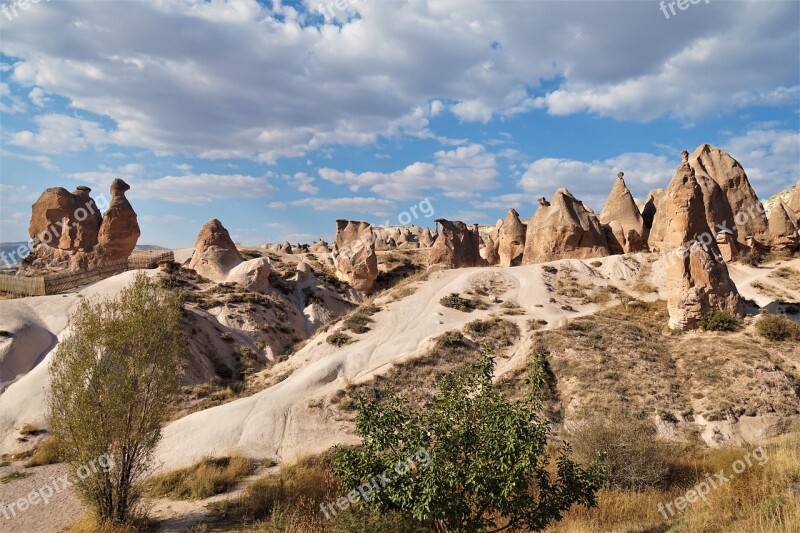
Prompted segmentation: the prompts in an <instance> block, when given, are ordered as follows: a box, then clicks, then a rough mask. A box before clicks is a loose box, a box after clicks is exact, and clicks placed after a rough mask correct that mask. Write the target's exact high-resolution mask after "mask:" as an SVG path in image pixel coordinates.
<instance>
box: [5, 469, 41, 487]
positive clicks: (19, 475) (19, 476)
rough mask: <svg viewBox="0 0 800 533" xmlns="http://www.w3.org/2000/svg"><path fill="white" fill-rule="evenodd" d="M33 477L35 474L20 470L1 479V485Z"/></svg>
mask: <svg viewBox="0 0 800 533" xmlns="http://www.w3.org/2000/svg"><path fill="white" fill-rule="evenodd" d="M32 475H33V474H32V473H30V472H21V471H19V470H15V471H14V472H11V473H10V474H6V475H5V476H3V477H0V485H5V484H6V483H11V482H12V481H17V480H18V479H25V478H26V477H30V476H32Z"/></svg>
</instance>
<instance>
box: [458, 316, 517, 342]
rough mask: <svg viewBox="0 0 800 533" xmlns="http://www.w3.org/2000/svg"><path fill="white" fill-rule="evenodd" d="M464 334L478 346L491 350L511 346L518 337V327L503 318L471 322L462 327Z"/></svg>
mask: <svg viewBox="0 0 800 533" xmlns="http://www.w3.org/2000/svg"><path fill="white" fill-rule="evenodd" d="M464 332H465V333H466V334H467V335H469V336H470V337H472V339H473V340H474V341H475V342H477V343H478V344H480V345H482V346H483V345H488V346H489V347H491V348H503V347H506V346H511V345H512V344H513V342H514V339H516V338H517V337H519V327H518V326H517V325H516V324H514V323H513V322H509V321H508V320H505V319H503V318H497V317H493V318H489V319H486V320H473V321H472V322H470V323H469V324H467V325H466V326H465V327H464Z"/></svg>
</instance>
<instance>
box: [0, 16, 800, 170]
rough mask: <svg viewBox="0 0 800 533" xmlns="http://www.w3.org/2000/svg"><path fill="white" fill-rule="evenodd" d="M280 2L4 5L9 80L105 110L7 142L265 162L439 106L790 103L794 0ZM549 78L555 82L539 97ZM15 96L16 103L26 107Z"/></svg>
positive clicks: (488, 110) (499, 112) (464, 114)
mask: <svg viewBox="0 0 800 533" xmlns="http://www.w3.org/2000/svg"><path fill="white" fill-rule="evenodd" d="M315 3H316V0H309V1H308V2H307V5H308V6H309V7H310V8H311V9H314V8H316V5H315ZM274 4H275V5H274V7H273V8H268V7H265V6H263V5H260V4H258V3H257V2H256V1H255V0H240V1H235V2H234V1H224V0H213V1H210V2H198V1H194V0H184V1H160V2H91V3H86V2H52V3H50V4H48V6H47V8H48V9H47V13H46V15H47V16H37V17H20V18H18V19H17V20H14V21H13V23H10V22H9V21H7V20H5V19H4V18H0V28H2V32H3V40H2V43H0V52H2V53H3V54H5V55H7V56H9V57H13V58H15V62H14V63H13V66H12V67H11V68H12V74H11V76H10V79H12V80H13V81H14V82H16V83H18V84H20V85H21V86H22V87H23V88H30V93H29V95H30V98H31V100H32V101H34V102H37V101H40V100H39V98H38V96H39V95H41V94H44V93H46V94H48V95H58V96H61V97H64V98H66V99H67V101H68V103H69V105H70V107H71V108H74V109H78V110H85V111H89V112H92V113H94V114H96V115H98V116H103V117H107V118H108V119H110V120H111V121H113V123H114V129H113V130H112V131H110V132H108V133H107V132H105V131H104V128H102V127H100V125H98V124H94V125H91V123H90V124H82V123H78V124H76V123H72V124H64V125H66V126H68V128H67V131H68V132H69V134H68V135H65V136H63V137H62V136H61V135H59V134H58V132H59V131H60V129H59V128H56V127H47V126H48V125H47V124H44V125H40V132H39V133H34V132H30V131H23V132H19V133H18V134H16V135H12V136H11V138H12V139H15V140H16V141H17V142H22V143H25V144H31V146H32V148H33V149H36V150H40V151H47V150H49V151H58V150H60V151H67V150H81V149H89V148H94V147H97V146H103V145H104V144H105V143H107V142H109V140H113V142H114V143H116V144H119V145H125V146H138V147H145V148H150V149H152V150H156V151H158V152H168V153H184V152H185V153H189V154H193V155H200V156H203V157H208V158H222V157H248V158H253V159H256V160H259V161H263V162H274V161H275V160H276V159H277V158H279V157H283V156H299V155H302V154H305V153H307V152H309V151H318V150H321V149H323V148H324V147H325V146H327V145H332V144H354V145H364V144H368V143H372V142H374V141H375V140H376V139H377V138H378V137H379V136H381V135H389V136H395V135H412V136H419V137H425V138H435V137H436V135H435V134H433V133H432V132H431V131H430V124H429V120H430V118H431V117H436V116H440V115H441V114H442V113H444V112H445V110H449V111H450V112H452V113H454V114H455V115H456V116H457V117H458V118H459V119H460V120H462V121H478V122H486V121H489V120H492V119H493V118H496V117H503V116H509V115H513V114H516V113H523V112H526V111H528V110H529V109H531V108H532V107H534V106H538V107H540V108H542V109H546V110H547V111H548V112H549V113H552V114H572V113H584V112H588V113H596V114H599V115H604V116H611V117H615V118H618V119H631V120H640V121H643V120H651V119H653V118H655V117H660V116H664V115H671V116H677V117H680V118H681V119H682V120H684V121H691V120H693V119H695V118H696V117H699V116H705V115H709V114H718V113H721V112H725V111H731V110H735V109H738V108H741V107H743V106H751V105H776V104H777V105H786V104H788V105H795V106H796V104H797V101H798V88H797V85H798V84H797V80H798V78H800V67H798V62H797V42H798V33H800V30H799V29H798V26H797V24H796V21H797V18H798V7H799V6H798V4H797V2H758V1H757V2H746V3H745V2H736V3H729V2H712V3H711V4H709V5H705V4H703V5H698V6H695V7H694V8H693V9H691V10H688V11H686V12H682V13H681V14H680V16H681V18H680V20H677V19H676V20H669V21H668V20H665V19H664V17H663V16H662V14H661V13H660V11H659V10H658V9H657V8H654V6H653V4H652V3H650V2H614V3H612V2H586V3H581V4H575V3H574V2H485V1H477V0H476V1H470V0H436V1H421V0H420V1H403V2H381V1H372V2H350V3H349V4H348V13H351V14H355V13H357V14H358V17H349V18H347V19H340V20H338V22H337V24H332V23H331V24H324V25H322V26H321V27H316V26H315V25H313V24H308V20H306V15H305V14H304V13H302V12H298V10H296V9H295V8H294V7H292V6H288V5H283V4H282V3H281V2H274ZM576 5H578V6H580V9H576V8H575V6H576ZM621 20H624V21H626V24H624V25H623V27H620V26H619V21H621ZM142 28H146V29H147V31H144V32H143V31H142V30H141V29H142ZM32 36H36V38H35V39H34V38H33V37H32ZM221 50H222V51H224V53H221V52H220V51H221ZM231 58H235V61H232V60H231ZM278 73H279V75H277V74H278ZM543 83H547V86H548V87H553V86H554V88H552V89H549V90H548V91H547V92H545V94H544V95H542V92H544V91H542V90H541V87H542V85H543ZM39 90H40V91H41V93H40V92H38V91H39ZM0 91H5V92H6V93H8V87H7V86H6V87H5V88H4V87H3V86H0ZM34 91H36V92H34ZM34 95H36V96H34ZM7 96H8V95H7ZM13 98H14V97H12V98H11V99H8V98H5V97H4V98H3V101H2V104H1V105H2V106H3V108H4V109H7V110H9V111H8V112H14V110H19V109H21V107H20V105H19V102H17V103H16V104H15V103H14V101H13ZM445 102H446V103H445ZM22 105H24V103H22ZM51 126H55V125H51ZM72 133H77V134H78V136H77V138H76V139H75V142H72V143H70V142H68V139H69V138H70V136H71V134H72ZM107 136H110V137H111V139H107V138H106V137H107ZM50 141H54V142H50Z"/></svg>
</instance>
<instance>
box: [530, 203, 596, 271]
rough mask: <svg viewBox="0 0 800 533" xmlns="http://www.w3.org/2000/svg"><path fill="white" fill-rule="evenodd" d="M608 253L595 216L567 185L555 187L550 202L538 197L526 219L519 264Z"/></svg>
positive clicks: (583, 257) (581, 257) (585, 257)
mask: <svg viewBox="0 0 800 533" xmlns="http://www.w3.org/2000/svg"><path fill="white" fill-rule="evenodd" d="M607 255H611V251H610V249H609V247H608V240H607V238H606V234H605V230H603V225H602V224H601V223H600V220H599V219H598V218H597V216H596V215H595V214H594V213H593V212H592V211H591V210H590V209H588V208H586V207H585V206H584V205H583V202H581V201H580V200H578V199H577V198H575V197H574V196H573V195H572V194H571V193H570V192H569V191H568V190H567V189H558V190H557V191H556V194H555V196H554V197H553V203H552V204H551V203H549V202H547V200H545V199H544V198H540V199H539V209H538V210H537V211H536V214H535V215H534V216H533V218H531V220H530V222H528V231H527V233H526V236H525V252H524V253H523V256H522V264H523V265H529V264H531V263H544V262H547V261H556V260H559V259H588V258H591V257H604V256H607Z"/></svg>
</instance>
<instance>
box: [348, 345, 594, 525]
mask: <svg viewBox="0 0 800 533" xmlns="http://www.w3.org/2000/svg"><path fill="white" fill-rule="evenodd" d="M540 363H541V361H539V360H537V359H536V358H535V357H534V359H533V364H532V365H531V369H532V370H531V376H530V385H531V389H530V392H529V394H528V395H527V397H526V398H525V399H524V400H522V401H519V402H515V403H512V402H509V400H508V399H507V398H506V397H505V396H504V395H503V394H502V393H501V392H500V390H499V389H498V388H497V387H496V386H495V385H494V384H493V382H492V377H493V375H494V358H493V357H492V356H491V355H490V354H489V353H484V355H483V356H482V358H481V360H480V361H479V362H477V363H476V364H473V365H469V366H468V367H467V368H466V370H465V371H463V372H456V373H452V374H448V375H447V376H445V377H444V378H442V379H441V381H440V382H439V384H438V387H437V392H436V394H435V396H434V398H433V399H432V400H431V402H430V403H429V404H428V405H426V406H425V407H424V408H417V407H414V406H412V405H410V404H409V403H408V402H407V401H406V400H405V399H403V398H402V397H399V396H397V395H391V396H390V397H389V398H388V400H386V401H383V402H367V401H365V400H364V399H359V409H358V416H357V420H356V428H357V431H358V433H359V435H360V436H361V438H362V439H363V443H362V445H361V446H360V447H359V448H356V449H344V448H339V447H337V448H335V449H334V472H335V473H336V475H337V476H338V477H339V478H340V479H341V480H342V482H343V484H344V486H345V487H354V488H355V487H359V486H364V487H366V485H365V484H366V483H368V482H369V480H371V479H373V478H380V476H381V474H383V473H386V472H388V473H389V474H390V476H391V481H390V482H389V483H387V484H386V486H385V487H383V488H381V489H380V490H378V491H375V492H374V493H373V494H372V496H371V498H370V499H369V500H368V502H367V503H366V505H368V506H369V507H372V508H374V509H377V510H380V511H390V510H394V511H402V512H405V513H408V514H410V515H411V516H413V517H414V518H415V519H417V520H420V521H423V522H426V523H429V524H431V525H433V527H434V528H435V529H436V530H437V531H442V532H454V533H472V532H484V531H504V530H507V531H514V530H519V529H521V528H528V529H529V530H534V531H539V530H542V529H544V528H545V527H547V525H548V524H550V523H551V522H552V521H554V520H559V519H560V518H561V516H562V513H564V512H565V511H567V510H568V509H569V508H570V507H571V506H572V505H573V504H581V505H585V506H589V507H591V506H594V505H595V492H596V490H597V488H598V487H599V485H600V483H601V482H602V471H601V468H600V467H599V466H598V465H596V464H594V465H592V467H591V468H589V469H588V470H586V469H582V468H581V467H579V466H578V465H577V464H576V463H574V462H573V461H572V460H571V459H570V458H569V447H568V446H567V445H565V446H564V449H563V450H562V453H561V454H560V456H559V457H558V459H557V460H556V467H555V469H550V468H548V467H549V460H548V453H547V437H548V433H549V426H548V424H547V422H546V421H543V420H541V419H540V417H539V415H537V413H538V412H539V411H540V409H541V407H542V401H541V399H540V397H539V390H540V389H541V388H542V387H543V386H544V381H545V378H544V372H543V369H542V365H541V364H540ZM421 450H424V451H425V454H426V455H428V456H429V464H428V465H427V466H425V465H424V464H419V465H417V467H416V468H413V469H411V470H410V471H409V472H407V473H405V474H403V473H402V472H403V471H404V470H405V469H404V468H399V469H397V470H395V466H396V465H397V464H398V462H400V463H403V462H406V461H407V460H408V459H409V458H419V454H420V451H421Z"/></svg>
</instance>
